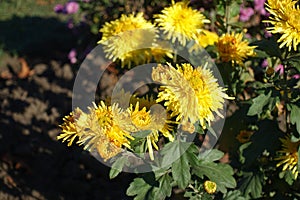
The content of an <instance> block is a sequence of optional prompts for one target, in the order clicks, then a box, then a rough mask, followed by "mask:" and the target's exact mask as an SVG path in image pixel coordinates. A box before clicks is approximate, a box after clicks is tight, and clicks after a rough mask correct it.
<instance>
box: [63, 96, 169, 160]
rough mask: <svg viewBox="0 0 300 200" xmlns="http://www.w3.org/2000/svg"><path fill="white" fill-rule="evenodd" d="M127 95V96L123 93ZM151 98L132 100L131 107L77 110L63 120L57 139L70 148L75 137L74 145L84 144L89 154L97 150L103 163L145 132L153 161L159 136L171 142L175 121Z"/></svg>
mask: <svg viewBox="0 0 300 200" xmlns="http://www.w3.org/2000/svg"><path fill="white" fill-rule="evenodd" d="M124 94H127V93H124ZM154 104H156V101H155V100H154V99H153V98H137V97H135V96H134V97H133V98H132V101H131V104H130V107H129V108H127V109H125V110H124V109H121V108H119V106H118V103H114V104H113V105H112V106H107V105H106V104H105V103H104V102H103V101H101V102H100V104H99V106H96V105H95V104H94V107H93V108H89V110H90V112H89V113H84V112H83V111H81V110H80V109H79V108H77V109H75V111H74V112H73V113H71V114H70V115H68V116H66V117H65V118H64V123H63V124H62V125H61V128H62V134H60V135H59V136H58V139H62V140H63V142H65V141H67V142H68V146H70V145H72V143H73V142H74V140H75V139H76V138H78V140H77V144H79V145H84V149H86V150H89V151H94V150H97V151H98V153H99V155H100V156H101V157H102V158H103V159H104V161H106V160H108V159H110V158H112V157H113V156H115V155H117V154H118V153H120V152H121V151H122V147H127V148H128V149H130V148H131V146H130V141H131V140H134V137H136V133H138V132H141V131H146V132H147V135H146V139H145V140H146V142H147V149H148V151H149V156H150V159H151V160H154V153H153V148H154V149H156V150H158V149H159V147H158V146H157V144H156V143H157V142H158V138H159V136H160V133H162V135H163V136H164V137H166V138H168V140H169V141H173V140H174V137H173V135H172V134H171V132H172V130H173V125H172V123H173V124H174V122H172V121H171V119H170V117H169V116H168V115H167V114H166V112H164V109H163V107H162V106H156V105H154Z"/></svg>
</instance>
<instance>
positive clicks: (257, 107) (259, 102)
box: [247, 91, 272, 116]
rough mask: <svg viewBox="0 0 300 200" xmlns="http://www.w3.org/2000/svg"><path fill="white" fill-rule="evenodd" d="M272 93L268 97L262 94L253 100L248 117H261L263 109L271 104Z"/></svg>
mask: <svg viewBox="0 0 300 200" xmlns="http://www.w3.org/2000/svg"><path fill="white" fill-rule="evenodd" d="M271 94H272V91H270V92H269V93H268V94H267V95H265V94H260V95H259V96H257V97H256V98H254V99H253V104H252V105H251V106H250V108H249V110H248V113H247V115H249V116H254V115H260V114H261V113H262V111H263V107H264V106H265V105H267V104H268V103H269V100H270V97H271Z"/></svg>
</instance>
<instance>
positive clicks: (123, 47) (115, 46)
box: [98, 13, 156, 66]
mask: <svg viewBox="0 0 300 200" xmlns="http://www.w3.org/2000/svg"><path fill="white" fill-rule="evenodd" d="M100 32H101V33H102V39H101V40H100V41H99V42H98V43H100V44H102V45H104V51H105V52H106V53H107V57H108V58H109V59H112V60H113V61H116V60H117V59H120V60H121V62H122V66H124V65H129V66H130V65H131V62H132V61H133V63H134V64H136V65H137V64H143V63H146V62H148V61H149V59H150V58H151V50H150V47H151V45H152V43H153V42H155V38H156V29H155V28H154V25H153V24H152V23H151V22H148V21H147V20H146V19H145V18H144V17H143V13H138V14H136V15H135V14H131V15H128V16H127V15H122V16H121V18H120V19H117V20H115V21H112V22H106V23H105V25H104V26H103V27H102V28H101V29H100Z"/></svg>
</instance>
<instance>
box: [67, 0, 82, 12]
mask: <svg viewBox="0 0 300 200" xmlns="http://www.w3.org/2000/svg"><path fill="white" fill-rule="evenodd" d="M78 10H79V4H78V3H77V2H75V1H70V2H68V3H67V4H66V12H67V14H74V13H76V12H77V11H78Z"/></svg>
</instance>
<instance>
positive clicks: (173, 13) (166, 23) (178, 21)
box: [155, 1, 209, 46]
mask: <svg viewBox="0 0 300 200" xmlns="http://www.w3.org/2000/svg"><path fill="white" fill-rule="evenodd" d="M155 18H156V19H155V22H156V23H157V24H158V25H159V26H160V27H161V28H162V29H163V31H164V33H165V34H167V39H168V40H172V42H173V43H174V42H175V41H176V40H177V41H178V42H179V43H180V44H181V45H183V46H184V45H186V42H187V40H191V39H196V37H197V33H199V32H200V31H201V29H202V28H203V26H204V24H205V23H209V20H208V19H206V18H205V16H204V15H203V14H201V13H200V12H199V11H198V10H194V9H192V8H191V7H188V3H186V2H177V3H174V1H173V2H172V5H171V6H170V7H167V8H165V9H164V10H163V11H162V14H158V15H155Z"/></svg>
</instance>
